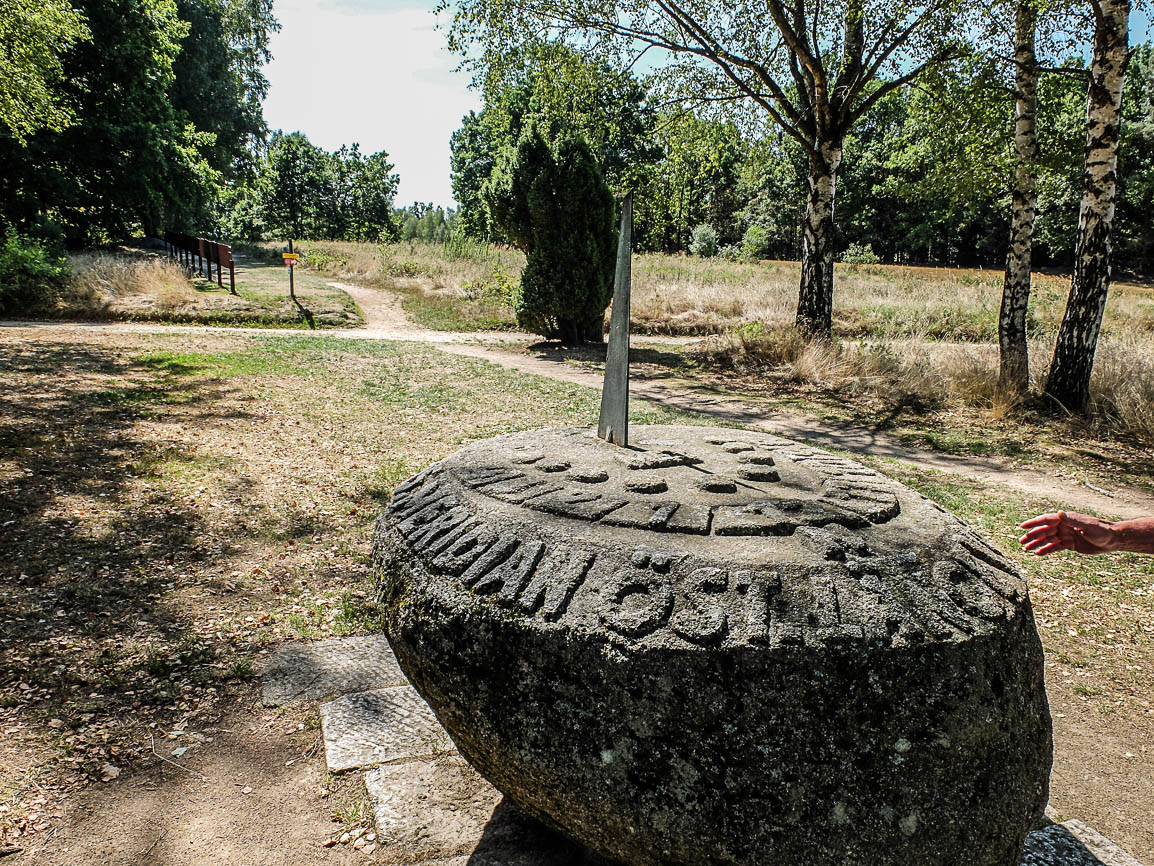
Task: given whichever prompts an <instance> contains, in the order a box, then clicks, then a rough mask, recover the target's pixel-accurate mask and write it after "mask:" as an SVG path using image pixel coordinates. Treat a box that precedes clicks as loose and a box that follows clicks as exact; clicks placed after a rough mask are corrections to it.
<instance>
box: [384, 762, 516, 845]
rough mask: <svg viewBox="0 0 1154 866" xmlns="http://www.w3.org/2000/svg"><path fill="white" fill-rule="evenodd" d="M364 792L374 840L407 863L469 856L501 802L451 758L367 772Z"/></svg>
mask: <svg viewBox="0 0 1154 866" xmlns="http://www.w3.org/2000/svg"><path fill="white" fill-rule="evenodd" d="M365 787H366V788H367V789H368V792H369V798H370V799H371V800H372V803H373V815H374V817H375V818H376V824H377V837H378V838H379V839H380V840H381V843H382V844H383V845H385V846H387V847H388V848H389V849H390V850H392V851H397V850H401V851H404V852H405V855H406V858H412V862H422V861H427V860H430V859H437V858H445V857H449V856H451V855H460V854H469V853H471V852H472V851H473V850H474V849H475V848H476V847H477V843H478V841H479V840H480V839H481V837H482V836H483V835H484V832H485V825H486V824H487V823H488V822H489V819H490V818H491V817H492V816H493V810H494V808H496V806H497V804H498V803H499V802H500V800H501V795H500V794H499V793H498V792H497V790H496V789H495V788H493V786H492V785H490V784H489V783H488V782H486V781H485V780H484V779H482V778H481V777H480V776H479V775H478V774H477V772H476V771H475V770H474V769H473V768H472V767H470V766H469V765H468V764H467V763H466V762H465V761H464V759H462V758H461V757H460V756H459V755H457V754H455V753H452V754H446V755H442V756H440V757H438V758H433V759H430V760H422V761H409V762H406V763H402V764H387V765H385V766H380V767H376V768H375V769H371V770H368V771H367V772H366V773H365Z"/></svg>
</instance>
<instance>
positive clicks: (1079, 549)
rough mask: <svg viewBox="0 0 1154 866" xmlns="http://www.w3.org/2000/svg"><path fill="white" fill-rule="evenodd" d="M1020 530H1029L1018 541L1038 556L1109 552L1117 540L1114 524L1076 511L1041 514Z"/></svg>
mask: <svg viewBox="0 0 1154 866" xmlns="http://www.w3.org/2000/svg"><path fill="white" fill-rule="evenodd" d="M1018 528H1019V529H1025V530H1027V531H1026V534H1025V535H1023V536H1022V537H1021V538H1019V539H1018V542H1019V543H1020V544H1021V545H1022V546H1023V547H1025V548H1026V550H1028V551H1029V552H1030V553H1032V554H1034V555H1035V556H1045V555H1046V554H1048V553H1058V552H1059V551H1062V550H1073V551H1075V552H1076V553H1107V552H1109V551H1110V550H1112V549H1113V546H1112V545H1113V542H1114V540H1115V539H1114V535H1115V533H1114V529H1113V524H1112V523H1110V522H1109V521H1108V520H1100V519H1098V518H1097V517H1091V516H1090V515H1088V514H1079V513H1078V512H1077V511H1057V512H1054V513H1052V514H1041V515H1039V516H1038V517H1034V518H1031V519H1030V520H1027V521H1025V522H1024V523H1022V524H1021V525H1020V526H1019V527H1018Z"/></svg>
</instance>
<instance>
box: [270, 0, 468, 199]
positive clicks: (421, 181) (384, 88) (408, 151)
mask: <svg viewBox="0 0 1154 866" xmlns="http://www.w3.org/2000/svg"><path fill="white" fill-rule="evenodd" d="M430 5H431V4H430ZM276 13H277V17H278V18H279V19H280V22H281V25H282V28H281V32H280V33H278V34H276V35H275V36H274V37H273V40H272V46H271V47H272V52H273V57H274V59H273V61H272V62H271V63H270V64H269V66H268V68H267V70H266V74H267V75H268V78H269V82H270V83H271V87H270V90H269V95H268V98H267V99H266V100H265V104H264V112H265V119H266V120H267V121H268V124H269V126H270V127H271V128H272V129H283V130H284V131H285V132H293V131H297V130H299V131H301V132H303V133H305V135H307V136H308V137H309V140H310V141H312V142H313V143H314V144H316V145H319V146H320V147H323V148H325V149H326V150H335V149H336V148H338V147H340V146H341V145H342V144H352V143H353V142H354V141H356V142H360V145H361V150H362V152H364V153H375V152H377V151H379V150H386V151H388V153H389V157H390V161H391V162H393V163H394V164H395V165H396V171H397V172H398V173H399V174H400V176H401V186H400V191H399V192H398V194H397V203H398V204H408V203H409V202H412V201H432V202H436V203H437V204H441V205H449V204H452V201H453V194H452V191H451V188H450V186H449V136H450V135H451V134H452V132H453V131H454V130H455V129H457V128H458V127H459V126H460V125H461V117H462V116H463V115H465V114H466V113H468V111H469V110H470V109H478V108H479V107H480V103H479V99H478V98H477V96H476V95H474V94H473V93H472V92H470V91H469V90H468V89H467V85H468V76H467V75H465V74H463V73H455V72H453V71H452V70H453V67H454V66H456V64H457V60H456V58H454V57H453V56H451V55H450V54H449V52H448V51H447V50H446V48H445V34H444V33H443V32H442V31H439V30H436V29H434V25H435V23H436V21H435V19H434V17H433V14H432V12H430V11H429V10H428V8H424V9H422V8H413V6H412V3H411V0H408V2H404V3H398V2H372V0H281V2H278V3H277V5H276Z"/></svg>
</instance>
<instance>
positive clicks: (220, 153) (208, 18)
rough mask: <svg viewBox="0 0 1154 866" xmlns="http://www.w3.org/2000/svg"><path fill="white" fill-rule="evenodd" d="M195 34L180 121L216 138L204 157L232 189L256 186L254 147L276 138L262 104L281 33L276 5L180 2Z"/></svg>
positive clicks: (247, 0) (186, 53) (185, 60)
mask: <svg viewBox="0 0 1154 866" xmlns="http://www.w3.org/2000/svg"><path fill="white" fill-rule="evenodd" d="M177 12H178V14H179V16H180V19H181V20H182V21H184V22H185V23H186V24H187V26H188V35H187V36H185V37H184V39H183V40H182V41H181V46H180V53H179V54H178V55H177V57H176V60H175V62H174V64H173V82H172V86H171V87H170V88H169V96H170V99H171V101H172V105H173V108H174V109H175V110H176V112H177V115H178V117H179V118H180V119H181V121H182V122H183V123H185V124H189V123H191V124H192V125H193V126H194V127H195V128H196V129H197V130H198V131H199V132H202V133H211V134H212V136H213V138H212V139H211V143H210V144H209V145H208V147H207V148H206V149H205V151H204V157H205V160H206V161H207V162H208V164H209V165H210V166H211V167H212V168H213V169H215V170H216V171H218V172H220V173H221V174H222V175H223V177H224V179H225V180H226V181H232V180H234V179H236V178H244V179H250V178H251V175H252V173H253V170H254V167H255V166H254V160H253V150H254V146H255V145H256V144H258V143H260V142H263V141H264V140H265V138H266V136H267V133H268V130H267V128H266V126H265V122H264V114H263V112H262V109H261V101H262V100H263V99H264V97H265V96H266V95H267V94H268V80H267V79H266V78H265V77H264V73H263V71H262V67H263V65H264V64H265V63H267V62H268V61H269V60H270V59H271V55H270V54H269V52H268V39H269V37H270V36H271V34H272V33H275V32H276V31H277V30H279V29H280V25H279V24H278V23H277V21H276V18H275V17H274V16H273V14H272V2H271V0H260V2H253V0H177Z"/></svg>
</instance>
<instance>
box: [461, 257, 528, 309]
mask: <svg viewBox="0 0 1154 866" xmlns="http://www.w3.org/2000/svg"><path fill="white" fill-rule="evenodd" d="M517 285H518V284H517V281H516V280H514V279H513V278H512V277H510V276H509V275H508V274H507V273H505V270H504V269H503V268H502V267H501V266H500V265H499V264H495V265H493V272H492V273H491V274H490V275H489V277H488V279H485V280H475V281H472V282H469V281H466V282H465V284H464V285H463V286H462V287H461V288H462V291H463V292H464V295H465V297H466V298H468V299H469V300H485V301H495V302H497V303H501V304H508V305H509V306H513V305H514V304H515V303H516V301H517Z"/></svg>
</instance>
